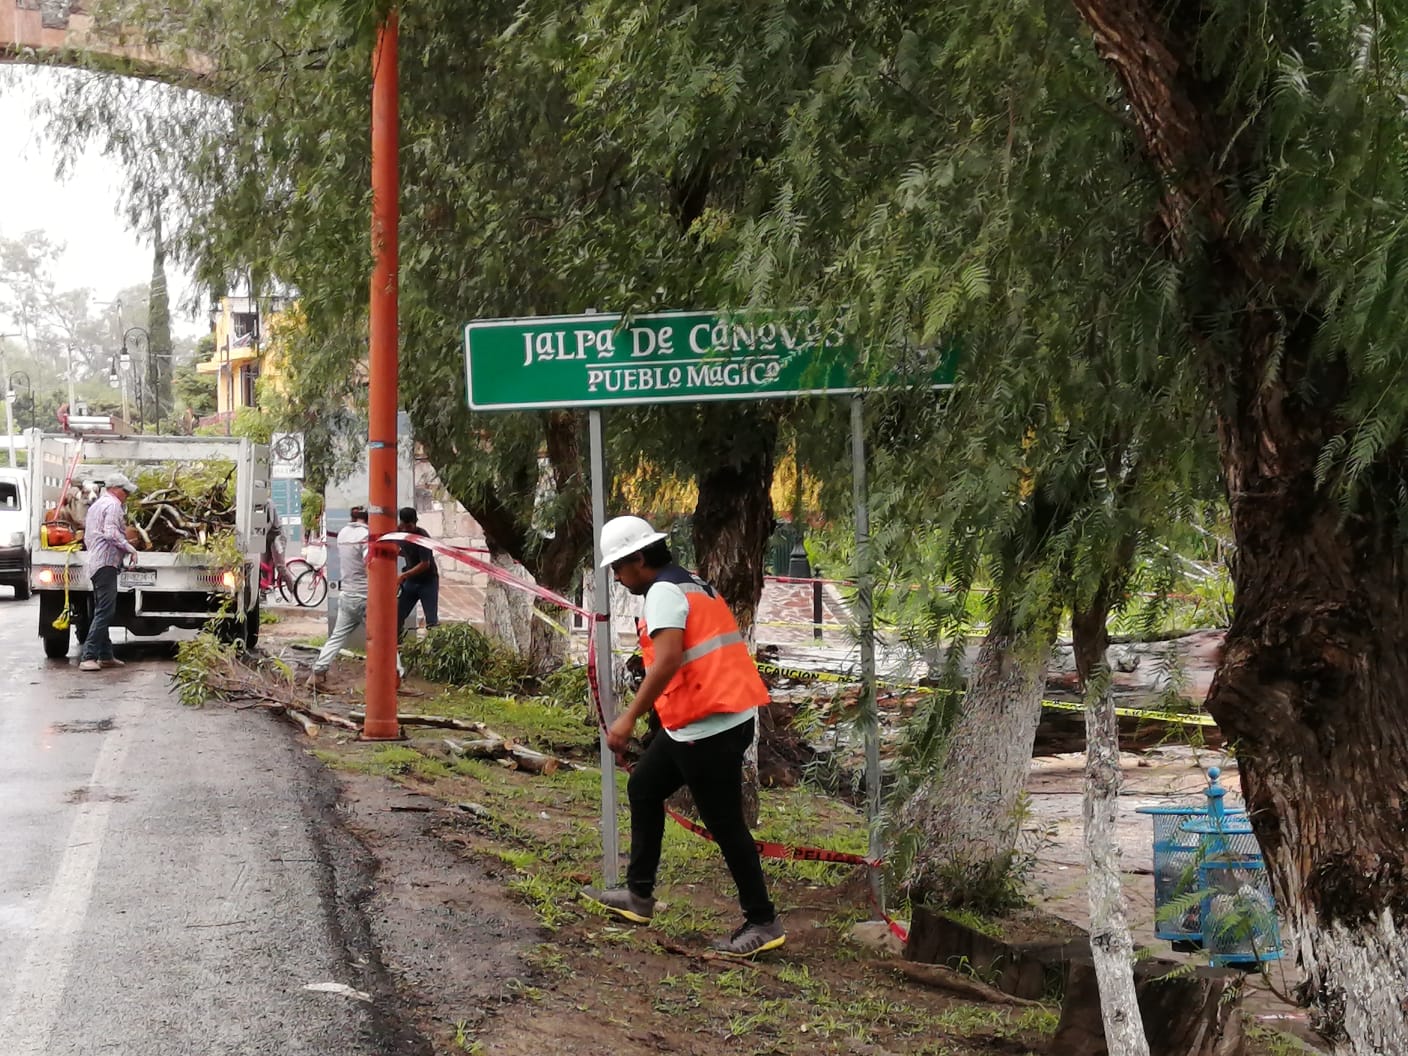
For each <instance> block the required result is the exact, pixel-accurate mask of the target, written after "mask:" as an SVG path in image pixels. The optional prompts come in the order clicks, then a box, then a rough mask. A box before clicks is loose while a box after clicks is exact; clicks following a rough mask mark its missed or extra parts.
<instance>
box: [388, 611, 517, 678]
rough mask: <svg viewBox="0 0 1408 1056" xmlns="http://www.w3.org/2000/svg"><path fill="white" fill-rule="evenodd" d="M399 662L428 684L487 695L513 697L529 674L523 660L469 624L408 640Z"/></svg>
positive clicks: (437, 629) (448, 625)
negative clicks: (453, 687)
mask: <svg viewBox="0 0 1408 1056" xmlns="http://www.w3.org/2000/svg"><path fill="white" fill-rule="evenodd" d="M401 662H402V663H404V664H405V666H406V670H407V671H410V672H411V673H412V674H416V675H419V676H420V677H421V678H425V679H428V680H430V681H431V682H441V683H444V684H446V685H450V686H458V687H463V688H468V689H474V690H479V691H483V692H488V693H504V694H507V693H514V692H516V691H517V690H518V689H519V688H520V687H521V686H522V685H523V683H524V682H525V680H526V679H527V678H528V676H529V675H530V674H531V670H530V666H529V664H528V661H527V660H526V658H524V657H522V656H521V655H519V654H518V653H517V652H516V651H515V650H513V649H509V648H507V647H505V646H503V645H500V644H499V643H498V642H496V641H494V640H493V639H492V638H490V637H489V636H488V635H486V634H484V632H483V631H481V630H479V629H478V628H477V627H474V626H473V625H471V624H468V623H442V624H440V625H439V626H438V627H432V628H430V629H429V631H428V632H427V634H426V636H425V637H424V638H418V639H415V640H414V641H411V640H408V641H407V642H406V643H405V645H404V646H402V649H401Z"/></svg>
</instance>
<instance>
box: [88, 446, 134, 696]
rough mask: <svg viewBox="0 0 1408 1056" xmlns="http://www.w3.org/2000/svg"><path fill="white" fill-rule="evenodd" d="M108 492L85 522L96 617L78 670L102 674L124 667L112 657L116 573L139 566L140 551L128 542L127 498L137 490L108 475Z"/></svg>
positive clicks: (94, 504) (90, 628)
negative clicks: (128, 567)
mask: <svg viewBox="0 0 1408 1056" xmlns="http://www.w3.org/2000/svg"><path fill="white" fill-rule="evenodd" d="M104 483H105V484H107V490H106V491H105V492H103V494H102V496H101V497H100V498H99V499H98V501H97V502H95V503H93V505H92V506H90V507H88V516H87V518H86V519H85V520H84V522H83V545H84V546H85V547H86V548H87V550H88V582H89V583H91V584H92V589H93V618H92V620H90V621H89V623H88V637H86V638H84V639H83V651H82V652H81V653H80V654H79V662H78V670H80V671H101V670H102V669H103V668H105V667H121V666H122V661H121V660H119V659H117V658H116V657H115V656H113V655H112V638H111V637H110V636H109V634H108V628H109V627H111V626H112V617H113V613H115V612H116V611H117V574H118V571H119V570H120V569H121V568H122V566H123V565H124V564H136V561H137V548H136V547H134V546H133V545H132V544H131V543H129V542H128V541H127V496H128V495H131V494H132V493H133V492H135V491H136V490H137V489H136V487H135V486H134V485H133V484H132V482H131V481H130V480H128V479H127V478H126V477H125V476H123V475H122V474H121V473H110V474H108V478H107V480H106V481H105V482H104Z"/></svg>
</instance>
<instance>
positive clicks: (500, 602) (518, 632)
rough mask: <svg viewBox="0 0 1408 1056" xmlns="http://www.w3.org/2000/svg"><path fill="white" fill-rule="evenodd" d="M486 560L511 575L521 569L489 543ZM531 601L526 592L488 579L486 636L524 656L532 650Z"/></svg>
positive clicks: (520, 572)
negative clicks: (487, 558)
mask: <svg viewBox="0 0 1408 1056" xmlns="http://www.w3.org/2000/svg"><path fill="white" fill-rule="evenodd" d="M489 561H490V562H491V563H492V564H494V565H496V566H498V567H499V568H502V569H504V570H506V571H508V572H511V573H512V574H513V575H515V576H519V575H522V568H521V566H520V565H519V564H518V562H516V561H515V560H514V559H513V558H512V557H510V556H509V555H508V554H507V553H505V552H504V551H503V550H500V549H499V548H498V547H496V546H495V545H494V544H493V543H492V542H490V544H489ZM533 622H534V620H533V599H532V597H531V596H530V595H528V594H527V593H526V592H524V591H521V590H515V589H514V588H513V587H510V586H508V585H506V584H503V583H500V582H499V581H498V580H494V579H491V580H489V584H488V586H487V587H485V588H484V630H485V633H487V634H488V635H489V637H491V638H493V639H495V640H496V641H498V642H500V643H502V644H503V645H505V646H507V647H508V648H510V649H512V650H513V651H514V652H516V653H519V654H521V655H523V656H528V655H529V654H530V651H531V650H532V648H533V628H532V624H533Z"/></svg>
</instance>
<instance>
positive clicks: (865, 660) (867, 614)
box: [851, 394, 885, 909]
mask: <svg viewBox="0 0 1408 1056" xmlns="http://www.w3.org/2000/svg"><path fill="white" fill-rule="evenodd" d="M851 490H852V497H853V501H854V503H855V508H856V622H857V624H858V625H859V627H858V630H859V636H860V678H861V684H860V721H861V726H862V733H863V735H864V738H865V820H866V826H867V828H868V830H869V835H870V841H869V843H868V845H867V846H868V847H869V849H870V859H871V861H878V860H879V859H880V856H881V851H882V848H881V846H880V710H879V706H878V704H877V703H876V700H875V607H874V605H875V581H874V570H873V568H872V567H871V560H870V505H869V495H868V491H869V487H868V482H867V480H866V473H865V400H864V398H863V397H861V396H860V395H859V394H857V395H855V396H852V397H851ZM870 889H871V893H872V894H873V895H874V896H875V902H876V904H877V905H878V906H880V907H881V908H882V909H883V908H884V906H885V898H884V895H885V890H884V883H883V881H882V878H881V875H880V871H879V870H878V869H872V870H871V871H870Z"/></svg>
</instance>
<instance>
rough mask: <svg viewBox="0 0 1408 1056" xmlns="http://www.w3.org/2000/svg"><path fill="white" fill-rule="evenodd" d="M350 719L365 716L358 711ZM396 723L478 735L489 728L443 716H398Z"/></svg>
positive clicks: (486, 731)
mask: <svg viewBox="0 0 1408 1056" xmlns="http://www.w3.org/2000/svg"><path fill="white" fill-rule="evenodd" d="M351 717H352V718H353V719H355V720H356V721H358V722H361V721H363V720H364V719H365V718H366V716H365V714H363V713H362V712H360V711H354V712H352V713H351ZM396 721H397V722H399V723H400V724H401V725H402V726H433V727H435V728H437V729H441V730H465V731H466V732H468V733H479V734H487V733H488V732H489V728H488V727H487V726H485V725H484V724H483V723H482V722H471V721H470V720H469V719H450V718H446V717H445V716H443V715H414V714H410V715H407V714H398V715H397V716H396Z"/></svg>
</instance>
